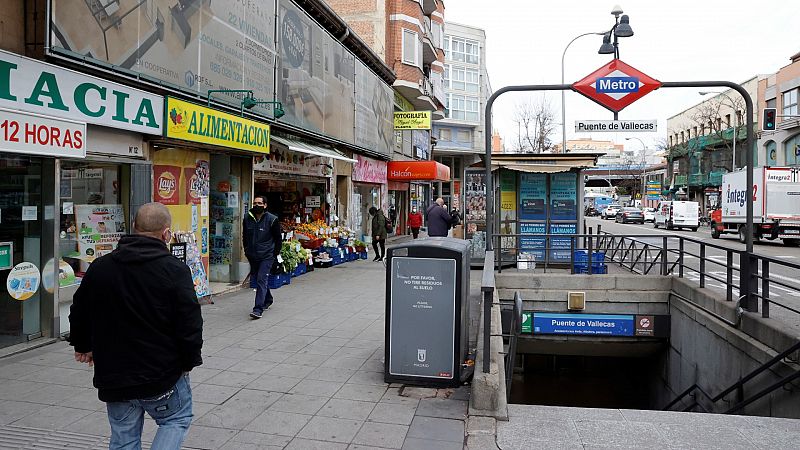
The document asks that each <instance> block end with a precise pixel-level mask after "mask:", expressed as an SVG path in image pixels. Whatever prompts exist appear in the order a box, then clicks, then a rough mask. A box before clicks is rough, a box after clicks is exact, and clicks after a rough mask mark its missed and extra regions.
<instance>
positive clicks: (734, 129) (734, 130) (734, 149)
mask: <svg viewBox="0 0 800 450" xmlns="http://www.w3.org/2000/svg"><path fill="white" fill-rule="evenodd" d="M698 94H700V95H708V94H716V95H721V96H723V97H725V98H727V99H728V101H729V102H731V109H733V115H734V118H733V138H732V140H733V148H732V149H731V152H732V158H731V159H733V163H732V164H731V172H735V171H736V141H737V138H738V137H739V136H737V134H736V122H738V121H739V117H738V115H737V114H736V103H734V101H733V99H732V98H730V97H729V96H728V94H726V93H724V92H711V91H700V92H698Z"/></svg>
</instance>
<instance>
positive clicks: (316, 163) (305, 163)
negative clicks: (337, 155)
mask: <svg viewBox="0 0 800 450" xmlns="http://www.w3.org/2000/svg"><path fill="white" fill-rule="evenodd" d="M332 167H333V158H328V157H322V156H312V155H307V154H305V153H300V152H293V151H291V150H284V149H283V148H282V147H281V146H278V145H273V146H272V148H271V149H270V153H269V154H268V155H258V156H255V157H253V170H255V171H258V172H274V173H288V174H294V175H309V176H313V177H330V176H332V175H333V170H331V168H332Z"/></svg>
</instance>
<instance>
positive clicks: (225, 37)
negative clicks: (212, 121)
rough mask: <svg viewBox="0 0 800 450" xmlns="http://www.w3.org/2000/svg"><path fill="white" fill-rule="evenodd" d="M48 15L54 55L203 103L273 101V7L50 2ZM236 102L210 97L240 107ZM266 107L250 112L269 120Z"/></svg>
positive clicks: (223, 1)
mask: <svg viewBox="0 0 800 450" xmlns="http://www.w3.org/2000/svg"><path fill="white" fill-rule="evenodd" d="M102 5H105V6H102ZM50 10H51V17H50V19H51V20H50V23H51V25H50V42H51V46H52V51H53V52H56V53H62V54H65V55H66V56H69V57H77V56H76V54H78V55H79V57H80V59H81V60H82V61H87V62H95V63H100V64H102V65H103V66H104V67H107V66H108V64H111V65H113V66H115V67H116V68H118V69H121V70H123V71H127V72H130V73H131V74H132V75H134V76H138V75H139V74H140V75H141V78H143V79H147V80H149V81H152V82H154V83H158V84H165V85H167V86H169V87H171V88H176V89H180V90H182V91H185V92H188V93H191V94H196V95H199V96H201V97H205V95H206V93H207V92H208V91H209V90H210V89H250V90H252V91H253V94H254V96H255V97H257V98H259V99H265V100H272V98H273V90H274V73H275V63H274V61H275V39H274V35H275V23H274V22H275V0H260V1H258V2H253V1H241V0H214V1H213V2H212V1H191V2H190V1H175V0H149V1H125V2H118V1H113V2H112V1H102V2H100V1H85V2H84V1H51V2H50ZM241 95H242V94H241V93H236V94H234V93H229V94H222V93H220V94H215V97H214V98H215V99H216V100H218V101H225V102H227V103H229V104H231V105H233V106H236V107H238V106H239V104H240V99H241ZM266 106H267V107H262V106H256V107H255V108H254V109H253V110H254V111H256V112H257V113H258V114H262V115H266V116H272V106H270V105H266ZM156 117H159V118H160V117H161V116H160V115H157V116H156Z"/></svg>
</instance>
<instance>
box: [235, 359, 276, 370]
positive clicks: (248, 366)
mask: <svg viewBox="0 0 800 450" xmlns="http://www.w3.org/2000/svg"><path fill="white" fill-rule="evenodd" d="M278 364H280V363H275V362H272V361H261V360H258V359H249V358H248V359H245V360H242V361H239V362H238V363H236V364H234V365H232V366H230V367H229V368H228V369H227V370H230V371H234V372H246V373H256V374H265V373H267V372H269V371H270V370H272V369H274V368H275V366H277V365H278ZM227 370H226V371H227Z"/></svg>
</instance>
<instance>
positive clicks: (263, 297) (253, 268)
mask: <svg viewBox="0 0 800 450" xmlns="http://www.w3.org/2000/svg"><path fill="white" fill-rule="evenodd" d="M248 261H250V287H251V288H252V289H255V290H256V301H255V305H253V312H254V313H262V312H264V310H265V309H267V308H269V307H270V305H272V293H271V292H270V291H269V271H270V269H272V264H273V262H274V259H273V258H267V259H262V260H258V261H257V260H254V259H249V258H248Z"/></svg>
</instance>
